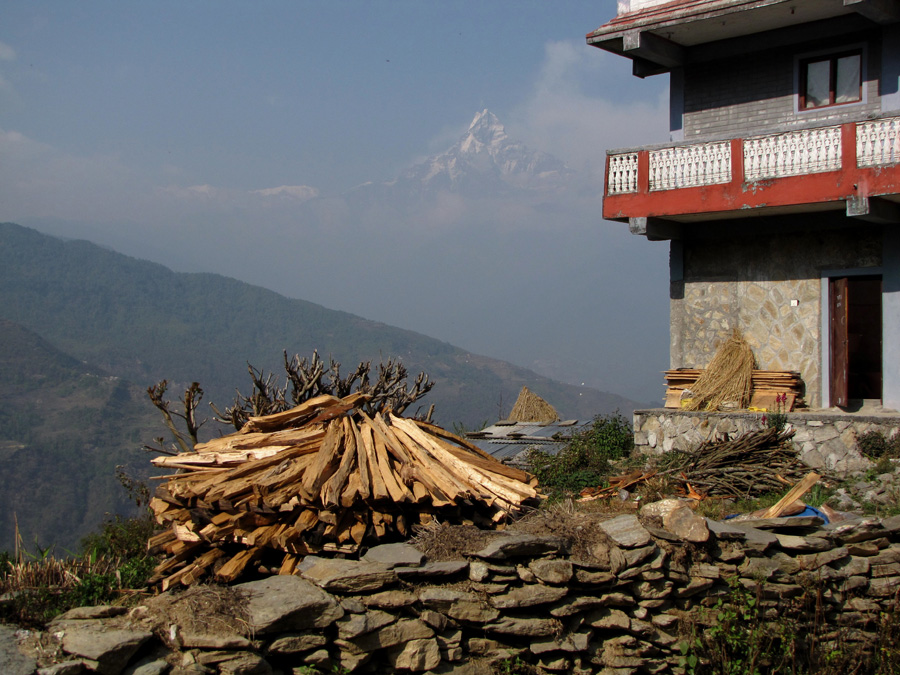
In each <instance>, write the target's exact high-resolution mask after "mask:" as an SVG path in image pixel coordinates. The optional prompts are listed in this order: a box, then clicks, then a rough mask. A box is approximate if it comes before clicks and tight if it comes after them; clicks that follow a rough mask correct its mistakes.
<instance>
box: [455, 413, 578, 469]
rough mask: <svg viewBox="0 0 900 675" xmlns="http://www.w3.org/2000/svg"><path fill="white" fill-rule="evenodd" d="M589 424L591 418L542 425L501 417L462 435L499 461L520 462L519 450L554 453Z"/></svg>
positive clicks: (520, 453)
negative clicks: (582, 420)
mask: <svg viewBox="0 0 900 675" xmlns="http://www.w3.org/2000/svg"><path fill="white" fill-rule="evenodd" d="M591 424H592V421H587V422H579V421H578V420H566V421H563V422H551V423H546V424H543V423H538V422H514V421H511V420H501V421H499V422H497V423H496V424H494V425H492V426H489V427H486V428H484V429H482V430H481V431H474V432H470V433H468V434H466V438H467V439H468V440H469V442H471V443H473V444H474V445H477V446H478V447H479V448H481V449H482V450H484V451H485V452H486V453H488V454H489V455H492V456H493V457H496V458H497V459H499V460H500V461H501V462H503V461H506V462H510V463H522V461H524V459H525V457H524V454H523V453H525V452H527V451H528V450H531V449H533V448H534V449H539V450H542V451H543V452H546V453H548V454H550V455H555V454H556V453H558V452H559V451H560V450H562V449H563V448H564V447H565V445H566V443H567V442H568V441H569V439H570V438H572V436H574V435H575V434H578V433H580V432H581V431H584V430H585V429H587V428H588V427H590V425H591ZM520 455H521V457H519V456H520Z"/></svg>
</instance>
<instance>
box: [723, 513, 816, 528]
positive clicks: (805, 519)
mask: <svg viewBox="0 0 900 675" xmlns="http://www.w3.org/2000/svg"><path fill="white" fill-rule="evenodd" d="M735 521H737V522H739V523H741V524H742V525H747V526H748V527H755V528H756V529H758V530H799V529H810V528H816V529H817V528H820V527H822V526H823V525H824V524H825V521H824V520H823V519H822V518H819V516H789V517H787V518H746V519H742V518H741V517H740V516H738V517H737V518H735Z"/></svg>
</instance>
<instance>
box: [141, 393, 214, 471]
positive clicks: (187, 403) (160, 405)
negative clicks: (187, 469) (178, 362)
mask: <svg viewBox="0 0 900 675" xmlns="http://www.w3.org/2000/svg"><path fill="white" fill-rule="evenodd" d="M168 387H169V382H168V381H167V380H162V381H161V382H157V383H156V384H154V385H151V386H149V387H147V396H149V397H150V402H151V403H153V405H154V406H155V407H156V409H157V410H159V411H160V412H161V413H162V416H163V419H164V420H165V423H166V427H167V428H168V429H169V433H171V434H172V438H173V439H174V441H175V443H174V444H172V446H171V449H169V448H166V447H165V439H164V438H163V437H162V436H159V437H158V438H155V439H154V442H155V443H156V447H154V446H150V445H145V446H144V449H145V450H147V451H149V452H159V453H163V454H166V455H177V454H178V452H179V449H180V451H181V452H190V451H191V450H193V448H194V445H196V443H197V434H198V432H199V431H200V427H202V426H203V425H204V424H205V423H206V420H203V421H202V422H197V407H198V406H199V405H200V401H201V399H202V398H203V389H201V388H200V384H199V383H198V382H191V385H190V386H189V387H188V388H187V389H185V390H184V395H183V397H182V399H181V401H179V402H180V403H181V410H182V411H181V412H178V411H177V410H173V409H172V403H171V402H170V401H167V400H166V398H165V395H166V390H167V389H168ZM176 418H177V419H179V420H181V422H182V423H183V424H184V427H185V430H184V431H182V430H181V429H179V428H178V425H177V424H176V422H175V419H176ZM176 444H177V445H176Z"/></svg>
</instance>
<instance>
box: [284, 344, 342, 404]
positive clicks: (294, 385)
mask: <svg viewBox="0 0 900 675" xmlns="http://www.w3.org/2000/svg"><path fill="white" fill-rule="evenodd" d="M331 363H332V365H334V361H332V362H331ZM338 367H340V364H338ZM284 370H285V372H287V376H288V380H289V381H290V384H291V400H292V401H293V402H294V405H300V404H301V403H303V402H304V401H308V400H309V399H311V398H313V397H315V396H319V395H320V394H322V393H324V389H323V384H322V376H323V375H325V364H324V363H322V359H321V358H320V357H319V352H318V351H317V350H314V351H313V355H312V358H311V359H310V360H309V361H307V360H306V357H304V358H302V359H301V358H300V355H299V354H294V357H293V358H292V359H291V360H290V361H288V356H287V350H285V351H284Z"/></svg>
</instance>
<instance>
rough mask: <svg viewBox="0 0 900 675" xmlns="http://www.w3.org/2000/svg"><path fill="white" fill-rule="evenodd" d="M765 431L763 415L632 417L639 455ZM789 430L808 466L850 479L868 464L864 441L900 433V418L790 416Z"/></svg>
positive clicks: (640, 413) (653, 413)
mask: <svg viewBox="0 0 900 675" xmlns="http://www.w3.org/2000/svg"><path fill="white" fill-rule="evenodd" d="M764 426H765V422H764V421H763V415H762V414H761V413H749V412H728V413H724V412H722V413H708V412H688V411H680V410H672V409H657V410H637V411H635V413H634V443H635V447H636V448H637V450H638V451H639V452H646V453H650V454H663V453H665V452H669V451H671V450H689V449H690V448H693V447H696V446H697V445H698V444H699V443H701V442H703V441H706V440H709V439H711V438H715V437H716V436H721V435H724V434H730V435H740V434H744V433H747V432H748V431H757V430H759V429H761V428H763V427H764ZM786 428H787V429H793V431H794V439H793V442H794V446H795V447H796V448H797V451H798V452H799V453H800V458H801V459H802V460H803V461H804V462H805V463H806V464H808V465H809V466H810V467H812V468H813V469H825V470H827V471H829V472H831V473H835V474H837V475H847V474H849V473H852V472H854V471H861V470H865V469H866V468H867V467H868V466H869V465H870V462H869V460H868V459H866V458H865V457H863V456H862V454H860V451H859V444H858V440H859V438H860V436H862V435H863V434H865V433H867V432H870V431H877V432H881V433H883V434H885V435H886V436H888V437H891V436H893V435H895V434H896V433H898V431H900V417H874V416H871V417H870V416H859V415H849V414H833V413H827V412H822V413H790V414H788V415H787V426H786Z"/></svg>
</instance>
